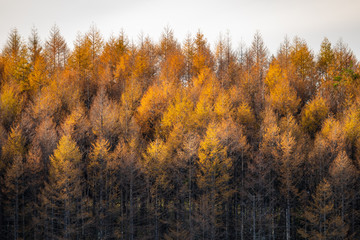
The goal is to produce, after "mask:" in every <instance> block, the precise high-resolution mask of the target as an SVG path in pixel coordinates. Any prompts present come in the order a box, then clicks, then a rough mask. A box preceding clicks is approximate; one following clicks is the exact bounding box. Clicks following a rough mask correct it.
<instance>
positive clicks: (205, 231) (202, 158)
mask: <svg viewBox="0 0 360 240" xmlns="http://www.w3.org/2000/svg"><path fill="white" fill-rule="evenodd" d="M198 155H199V163H198V164H199V167H198V173H197V184H198V187H199V190H200V192H201V195H200V198H199V202H198V213H197V215H198V217H197V224H198V227H199V233H198V234H199V236H198V237H199V238H203V239H204V238H205V239H216V238H223V237H226V236H225V235H224V233H225V231H224V230H225V229H224V228H225V226H224V221H223V220H222V215H223V213H224V211H226V205H225V203H226V201H228V200H229V198H230V197H231V190H230V187H229V180H230V174H229V170H230V169H231V164H232V162H231V160H230V158H228V156H227V152H226V147H225V146H223V145H222V144H221V143H220V140H219V137H218V132H217V127H216V125H214V124H210V125H209V127H208V128H207V131H206V136H205V137H204V139H203V141H202V142H201V143H200V147H199V153H198Z"/></svg>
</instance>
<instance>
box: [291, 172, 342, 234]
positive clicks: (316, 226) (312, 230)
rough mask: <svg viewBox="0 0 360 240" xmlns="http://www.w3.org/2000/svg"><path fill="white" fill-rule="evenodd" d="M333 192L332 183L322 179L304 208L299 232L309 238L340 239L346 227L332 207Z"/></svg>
mask: <svg viewBox="0 0 360 240" xmlns="http://www.w3.org/2000/svg"><path fill="white" fill-rule="evenodd" d="M333 197H334V193H333V191H332V185H331V184H330V183H329V182H328V181H327V180H326V179H324V180H322V181H321V182H320V183H319V185H318V186H317V188H316V192H315V193H314V194H313V197H312V201H311V202H310V204H309V205H308V206H307V207H306V208H305V209H304V212H303V219H304V228H300V229H298V232H299V234H300V235H301V236H302V237H303V238H305V239H310V240H315V239H316V240H319V239H339V238H340V239H342V238H344V236H346V233H347V231H348V228H347V227H346V226H345V225H344V223H343V222H342V221H341V217H340V215H338V214H337V213H336V209H334V198H333Z"/></svg>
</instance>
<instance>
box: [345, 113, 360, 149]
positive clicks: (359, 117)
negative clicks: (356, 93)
mask: <svg viewBox="0 0 360 240" xmlns="http://www.w3.org/2000/svg"><path fill="white" fill-rule="evenodd" d="M343 133H344V136H345V139H346V141H347V142H348V143H350V144H354V143H355V142H356V140H357V139H359V137H360V111H359V110H358V109H357V108H356V107H351V108H350V109H349V110H348V111H346V114H345V115H344V120H343Z"/></svg>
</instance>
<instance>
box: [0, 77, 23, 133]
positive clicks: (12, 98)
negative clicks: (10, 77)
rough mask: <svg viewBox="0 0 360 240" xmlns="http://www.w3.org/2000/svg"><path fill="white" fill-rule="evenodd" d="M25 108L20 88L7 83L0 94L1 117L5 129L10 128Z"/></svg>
mask: <svg viewBox="0 0 360 240" xmlns="http://www.w3.org/2000/svg"><path fill="white" fill-rule="evenodd" d="M22 106H23V98H22V96H21V95H20V91H19V87H18V86H17V85H14V84H9V83H5V84H4V85H3V86H2V87H1V92H0V113H1V114H0V115H1V119H2V123H3V124H4V127H6V128H8V127H10V125H11V124H12V122H13V121H14V120H15V119H16V117H17V116H18V115H19V114H20V112H21V110H22Z"/></svg>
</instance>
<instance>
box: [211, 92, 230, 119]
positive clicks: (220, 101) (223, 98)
mask: <svg viewBox="0 0 360 240" xmlns="http://www.w3.org/2000/svg"><path fill="white" fill-rule="evenodd" d="M214 112H215V114H216V115H217V118H218V120H221V119H222V118H228V117H230V114H231V112H232V103H231V99H230V96H229V94H228V93H227V92H225V91H222V92H221V93H220V94H219V95H218V97H217V99H216V102H215V106H214Z"/></svg>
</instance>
